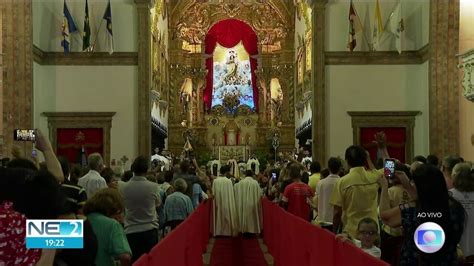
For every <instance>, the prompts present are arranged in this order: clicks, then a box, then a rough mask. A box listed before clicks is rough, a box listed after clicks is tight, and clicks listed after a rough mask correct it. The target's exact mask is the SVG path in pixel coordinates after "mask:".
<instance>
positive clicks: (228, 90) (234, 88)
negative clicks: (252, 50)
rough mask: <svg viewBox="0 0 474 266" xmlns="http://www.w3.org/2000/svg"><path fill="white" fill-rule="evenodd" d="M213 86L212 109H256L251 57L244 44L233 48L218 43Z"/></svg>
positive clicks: (215, 52) (240, 43)
mask: <svg viewBox="0 0 474 266" xmlns="http://www.w3.org/2000/svg"><path fill="white" fill-rule="evenodd" d="M213 70H214V74H213V75H214V76H213V85H212V103H211V108H212V107H214V106H219V105H223V106H225V105H227V104H229V102H231V104H232V105H233V107H235V108H236V107H238V106H247V107H249V108H250V109H254V108H255V104H254V99H253V87H252V71H251V67H250V56H249V54H248V52H247V51H246V50H245V48H244V46H243V45H242V42H239V43H238V44H237V45H236V46H234V47H232V48H225V47H223V46H221V45H220V44H219V43H217V45H216V48H215V50H214V53H213Z"/></svg>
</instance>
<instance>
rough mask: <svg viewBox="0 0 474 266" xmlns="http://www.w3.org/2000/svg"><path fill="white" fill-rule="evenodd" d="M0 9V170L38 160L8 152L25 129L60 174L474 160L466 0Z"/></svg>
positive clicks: (473, 16) (17, 146)
mask: <svg viewBox="0 0 474 266" xmlns="http://www.w3.org/2000/svg"><path fill="white" fill-rule="evenodd" d="M85 3H87V9H86V10H87V11H86V12H87V13H85V9H84V7H85V6H84V5H85ZM0 7H1V8H0V23H1V24H0V30H1V31H2V34H1V35H0V38H1V46H0V55H1V57H0V68H1V70H2V73H3V75H2V79H1V82H0V88H1V90H0V91H1V93H0V97H1V98H0V99H1V100H0V110H1V113H2V114H3V115H2V119H1V120H0V157H1V158H11V157H12V153H13V154H15V153H17V154H20V155H21V156H22V157H24V158H31V157H32V156H33V157H34V156H39V161H42V160H44V158H43V155H42V154H41V153H38V155H36V152H35V147H34V146H35V144H34V143H33V142H32V141H21V140H18V139H15V138H14V137H18V134H19V133H18V130H23V129H24V130H30V129H37V130H39V131H41V132H42V134H44V136H45V137H46V138H47V139H49V141H50V142H51V145H52V148H53V150H54V152H55V153H56V155H58V156H63V157H65V158H67V159H68V160H69V162H70V163H76V164H83V165H85V163H86V162H85V157H87V156H88V155H89V154H92V153H99V154H100V155H101V156H102V157H103V160H104V165H106V166H110V167H118V166H120V167H121V168H122V169H124V170H128V169H130V167H132V163H133V161H134V159H135V158H136V157H137V156H139V155H142V156H146V157H147V158H149V157H150V156H152V155H154V154H158V153H159V154H160V156H165V157H166V158H168V159H169V160H174V164H179V160H180V159H183V158H190V159H195V161H197V163H198V164H199V165H206V164H208V162H211V161H218V162H219V164H227V162H229V161H234V160H235V162H236V164H238V163H240V162H247V161H248V160H251V159H256V160H258V161H259V162H260V169H262V170H264V169H265V167H266V165H267V164H268V165H269V164H274V163H276V162H277V161H279V160H281V159H282V158H283V157H284V156H286V154H291V155H292V156H294V158H296V159H298V156H299V161H301V159H302V157H305V158H306V157H307V158H310V159H309V160H311V161H318V162H320V163H321V166H322V168H325V167H326V165H327V162H328V159H329V158H330V157H338V158H343V159H344V157H345V154H344V153H345V151H346V148H347V147H349V146H351V145H360V146H362V147H363V148H364V149H365V150H367V152H368V154H369V157H370V158H372V160H373V161H374V162H375V161H376V160H377V158H379V153H378V152H379V151H378V147H377V145H376V141H375V142H374V136H377V134H379V133H380V132H383V133H384V135H385V136H386V148H387V149H388V152H389V153H390V156H391V157H393V158H397V159H398V160H400V162H402V163H407V164H410V163H412V162H413V161H414V160H415V156H418V155H422V156H428V155H436V156H437V157H439V158H443V157H444V156H446V155H452V154H455V155H459V156H460V157H462V158H463V159H464V160H465V161H471V162H472V161H474V120H473V117H474V87H473V78H472V75H471V74H472V71H473V65H474V29H473V28H472V27H470V25H472V24H473V23H474V1H471V0H454V1H446V0H432V1H430V0H417V1H408V0H351V1H349V0H109V1H106V0H88V1H86V0H63V1H60V0H54V1H48V0H4V1H1V3H0ZM66 9H67V12H66ZM104 11H105V13H104ZM86 25H87V27H86ZM86 39H87V40H86ZM13 135H15V136H13ZM375 138H376V137H375ZM32 151H33V152H32ZM2 165H3V163H2ZM241 174H242V173H241ZM255 174H257V173H255ZM216 175H218V174H216ZM196 216H197V214H196ZM473 238H474V236H473ZM269 248H271V246H269ZM273 250H277V249H275V248H274V247H273ZM273 255H274V254H273ZM274 257H275V256H274ZM275 259H277V257H275ZM148 260H149V261H150V258H148ZM0 264H1V263H0ZM143 265H146V264H143ZM150 265H151V264H150ZM169 265H171V264H169ZM173 265H179V264H173ZM183 265H185V264H183ZM186 265H192V264H186ZM281 265H290V264H281ZM292 265H293V264H292ZM294 265H296V264H294ZM301 265H303V264H301ZM304 265H313V264H304ZM321 265H323V264H321ZM361 265H362V264H361ZM374 265H375V264H374Z"/></svg>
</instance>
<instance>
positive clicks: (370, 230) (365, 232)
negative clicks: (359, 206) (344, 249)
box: [336, 218, 381, 258]
mask: <svg viewBox="0 0 474 266" xmlns="http://www.w3.org/2000/svg"><path fill="white" fill-rule="evenodd" d="M357 231H358V232H359V233H358V236H357V238H358V239H351V237H350V236H349V235H348V234H346V233H342V234H339V235H337V236H336V238H339V239H342V240H343V241H347V240H350V241H352V242H353V243H354V244H355V245H356V246H357V247H359V248H361V249H362V250H363V251H365V252H366V253H368V254H370V255H372V256H374V257H376V258H380V256H381V252H380V248H378V247H377V246H376V245H375V241H377V239H378V236H379V231H378V224H377V222H376V221H374V220H373V219H372V218H364V219H362V220H360V222H359V225H358V226H357Z"/></svg>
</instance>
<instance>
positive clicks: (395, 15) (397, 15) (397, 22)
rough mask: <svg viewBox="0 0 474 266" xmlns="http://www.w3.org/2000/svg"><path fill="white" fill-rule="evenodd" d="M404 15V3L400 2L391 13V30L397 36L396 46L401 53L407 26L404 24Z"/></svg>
mask: <svg viewBox="0 0 474 266" xmlns="http://www.w3.org/2000/svg"><path fill="white" fill-rule="evenodd" d="M403 24H404V23H403V17H402V3H401V2H399V3H398V4H397V6H396V7H395V10H393V12H392V14H391V15H390V24H389V25H390V31H391V32H392V34H393V35H394V36H395V47H396V48H397V51H398V53H399V54H401V53H402V41H403V31H404V30H405V26H404V25H403Z"/></svg>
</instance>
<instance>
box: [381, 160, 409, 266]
mask: <svg viewBox="0 0 474 266" xmlns="http://www.w3.org/2000/svg"><path fill="white" fill-rule="evenodd" d="M390 160H391V159H390ZM385 165H387V163H386V164H385ZM388 165H391V163H388ZM390 168H391V167H390ZM387 171H388V170H387ZM396 171H402V172H404V173H405V174H406V175H407V177H410V176H411V174H410V168H408V166H406V165H404V164H401V163H395V167H394V168H393V173H392V171H391V170H390V171H388V172H390V175H389V176H387V175H385V177H384V178H386V179H387V181H388V183H390V184H391V185H392V186H391V187H390V188H388V199H389V205H390V208H394V207H397V206H400V205H401V204H408V203H410V202H411V201H412V198H411V197H410V193H409V192H408V191H407V189H406V188H405V187H404V186H403V184H402V181H400V178H399V176H398V175H396V174H395V173H396ZM384 172H386V171H385V170H384ZM402 230H403V229H402V227H400V226H397V227H391V226H389V225H387V224H382V230H381V234H380V236H381V246H380V248H381V249H382V260H384V261H386V262H388V263H390V264H392V265H396V264H397V263H398V260H399V258H400V250H401V247H402V243H403V237H402Z"/></svg>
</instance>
